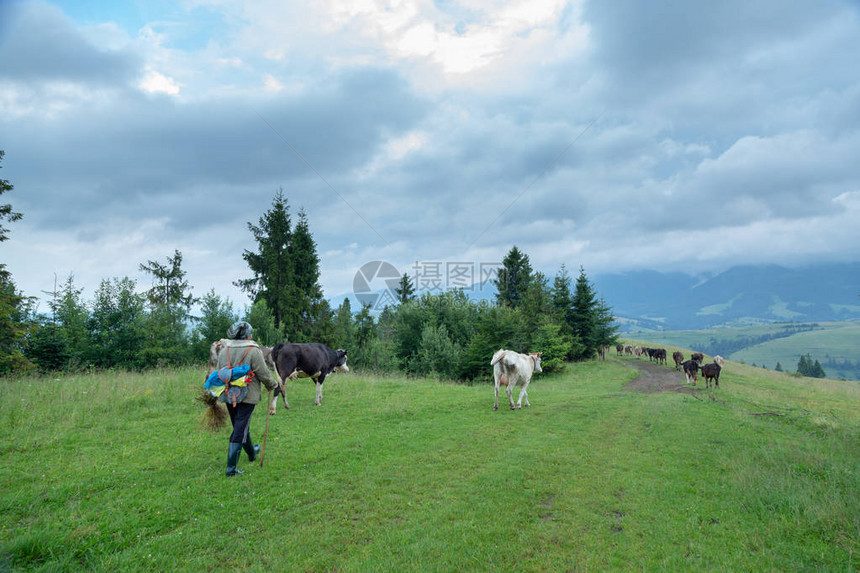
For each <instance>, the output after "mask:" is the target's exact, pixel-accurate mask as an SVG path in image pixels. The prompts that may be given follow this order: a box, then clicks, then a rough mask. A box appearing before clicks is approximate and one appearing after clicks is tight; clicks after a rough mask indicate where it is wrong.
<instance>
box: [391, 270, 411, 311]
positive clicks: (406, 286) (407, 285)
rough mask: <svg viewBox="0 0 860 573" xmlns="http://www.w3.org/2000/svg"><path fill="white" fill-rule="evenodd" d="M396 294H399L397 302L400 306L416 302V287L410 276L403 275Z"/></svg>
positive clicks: (395, 290)
mask: <svg viewBox="0 0 860 573" xmlns="http://www.w3.org/2000/svg"><path fill="white" fill-rule="evenodd" d="M394 292H395V293H396V294H397V301H398V302H399V303H400V304H403V303H406V302H409V301H410V300H415V285H414V284H412V279H411V278H410V277H409V275H408V274H406V273H403V276H402V277H400V284H398V285H397V288H396V289H394Z"/></svg>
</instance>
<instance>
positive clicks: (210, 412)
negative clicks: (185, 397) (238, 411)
mask: <svg viewBox="0 0 860 573" xmlns="http://www.w3.org/2000/svg"><path fill="white" fill-rule="evenodd" d="M195 400H197V401H198V402H201V403H202V404H203V405H204V406H206V411H205V412H203V419H202V420H200V424H201V425H202V426H203V427H204V428H206V429H207V430H210V431H212V432H217V431H218V430H220V429H221V428H223V427H224V426H226V425H227V408H226V407H224V406H223V405H221V404H220V403H219V402H218V398H217V396H213V395H212V394H210V393H209V391H208V390H205V389H204V390H201V392H200V395H199V396H197V398H195Z"/></svg>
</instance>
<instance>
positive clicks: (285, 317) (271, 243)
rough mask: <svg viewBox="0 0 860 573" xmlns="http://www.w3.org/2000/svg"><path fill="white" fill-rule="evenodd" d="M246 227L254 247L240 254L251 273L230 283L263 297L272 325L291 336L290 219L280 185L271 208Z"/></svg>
mask: <svg viewBox="0 0 860 573" xmlns="http://www.w3.org/2000/svg"><path fill="white" fill-rule="evenodd" d="M248 230H250V231H251V234H252V235H253V236H254V240H255V241H256V242H257V250H256V252H252V251H249V250H247V249H246V250H245V252H244V253H243V254H242V258H244V259H245V262H247V263H248V267H249V268H250V269H251V272H252V273H253V276H252V277H251V278H248V279H240V280H238V281H235V282H234V283H233V284H235V285H236V286H238V287H239V288H241V289H242V290H244V291H245V292H246V293H248V296H249V297H250V299H251V301H252V302H257V301H260V300H263V301H265V302H266V306H267V307H268V309H269V310H270V311H271V313H272V316H273V317H274V321H275V328H276V329H278V330H280V331H282V332H285V333H286V334H287V336H288V337H290V338H292V336H291V333H292V332H295V331H296V330H298V324H299V314H298V312H296V311H295V309H296V308H297V306H296V300H295V298H296V295H297V293H296V287H295V277H294V270H293V269H294V267H293V261H292V260H291V259H290V243H291V242H292V221H291V220H290V208H289V205H288V204H287V198H286V197H284V192H283V189H279V190H278V192H277V193H276V194H275V197H274V199H273V200H272V207H271V209H269V210H268V211H266V212H265V213H264V214H263V216H262V217H260V219H259V221H258V224H257V225H254V224H253V223H250V222H249V223H248ZM252 326H253V325H252Z"/></svg>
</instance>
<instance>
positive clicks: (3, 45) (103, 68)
mask: <svg viewBox="0 0 860 573" xmlns="http://www.w3.org/2000/svg"><path fill="white" fill-rule="evenodd" d="M0 16H2V19H3V20H4V21H5V22H4V24H2V25H0V79H4V78H5V79H14V80H19V81H27V82H33V81H44V80H66V81H83V82H88V83H92V82H96V83H110V84H114V83H122V82H127V81H130V80H131V79H132V78H133V77H134V76H135V74H136V73H137V72H138V71H139V69H140V68H141V66H142V63H143V61H142V59H141V57H140V56H138V55H136V54H133V53H130V52H128V51H114V50H103V49H99V48H97V47H96V46H93V45H92V44H91V43H90V42H89V41H87V39H86V38H85V37H84V36H83V34H82V33H81V32H79V31H78V30H76V29H75V28H74V26H73V24H72V22H71V21H70V20H69V19H68V18H67V17H66V16H65V15H64V14H63V13H62V11H60V10H59V9H58V8H56V7H54V6H51V5H49V4H42V3H18V2H9V3H8V4H7V5H6V6H4V7H0Z"/></svg>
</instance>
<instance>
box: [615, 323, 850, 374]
mask: <svg viewBox="0 0 860 573" xmlns="http://www.w3.org/2000/svg"><path fill="white" fill-rule="evenodd" d="M797 327H804V326H803V325H800V324H791V323H789V324H759V325H755V326H746V327H734V328H715V329H708V330H679V331H665V332H649V333H647V334H645V333H640V334H638V335H635V334H633V335H631V336H641V337H647V338H648V340H650V341H651V342H650V344H651V345H672V346H675V347H686V348H695V349H697V350H705V351H706V352H707V351H709V350H710V351H711V352H712V353H715V354H721V355H722V356H723V357H724V358H730V359H732V360H734V361H736V362H745V363H746V364H756V365H758V366H765V367H767V368H769V369H771V370H772V369H774V368H775V367H776V363H777V362H779V363H780V364H781V365H782V368H783V370H785V371H792V372H793V371H794V370H796V369H797V362H798V360H799V359H800V356H801V355H805V354H807V353H808V354H809V355H810V356H811V357H812V359H813V360H818V361H819V362H820V363H821V365H822V366H823V367H824V369H825V372H826V374H827V376H828V378H846V379H848V380H860V322H857V321H851V322H822V323H813V324H810V325H806V327H811V330H803V331H800V332H795V333H793V334H791V335H790V336H787V337H783V338H773V339H771V340H767V341H765V342H761V343H757V344H750V345H747V346H743V345H742V344H740V343H741V341H743V340H745V339H752V340H754V339H756V338H757V337H767V336H773V335H776V334H778V333H780V331H783V330H785V329H786V328H788V329H792V328H797ZM715 341H716V342H717V343H719V342H723V341H726V342H728V343H729V344H732V343H734V342H737V343H738V345H737V347H736V348H735V349H734V350H732V351H731V352H722V351H720V349H719V348H714V342H715ZM714 350H717V352H713V351H714ZM831 358H832V359H833V360H834V361H835V364H836V365H837V366H831V365H829V359H831ZM845 361H848V362H849V365H848V366H847V367H841V366H842V365H843V364H844V363H845Z"/></svg>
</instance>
